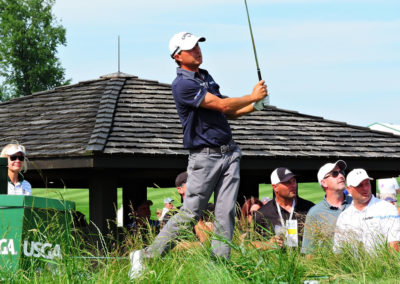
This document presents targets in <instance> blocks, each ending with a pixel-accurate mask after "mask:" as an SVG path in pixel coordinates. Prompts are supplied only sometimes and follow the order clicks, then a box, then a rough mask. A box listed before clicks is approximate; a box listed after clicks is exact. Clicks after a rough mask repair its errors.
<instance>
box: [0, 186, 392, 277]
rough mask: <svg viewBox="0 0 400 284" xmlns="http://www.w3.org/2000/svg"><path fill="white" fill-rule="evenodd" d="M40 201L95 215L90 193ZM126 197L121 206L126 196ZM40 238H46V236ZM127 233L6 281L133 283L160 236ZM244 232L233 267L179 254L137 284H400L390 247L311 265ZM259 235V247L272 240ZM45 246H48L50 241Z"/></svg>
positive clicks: (172, 192) (323, 254)
mask: <svg viewBox="0 0 400 284" xmlns="http://www.w3.org/2000/svg"><path fill="white" fill-rule="evenodd" d="M34 194H35V195H41V196H46V197H50V198H60V197H61V196H62V197H63V198H64V199H67V200H73V201H75V202H77V208H78V210H80V211H82V212H84V213H85V212H88V211H87V210H86V209H87V208H88V204H87V203H88V191H87V190H82V189H66V190H64V189H62V190H54V189H34ZM299 195H300V196H301V197H303V198H305V199H308V200H311V201H313V202H318V201H320V200H321V199H322V198H323V191H322V189H321V188H320V187H319V185H318V184H316V183H310V184H308V183H307V184H300V185H299ZM118 196H119V202H120V200H121V190H119V194H118ZM263 196H270V197H272V194H271V186H270V185H260V197H263ZM148 197H149V199H152V200H153V202H154V205H153V207H154V208H153V209H154V210H155V209H156V208H157V207H159V208H161V207H162V202H163V199H164V198H165V197H172V198H174V199H175V200H177V202H178V203H177V204H175V205H178V204H179V196H178V195H177V194H176V189H175V188H170V189H155V188H149V192H148ZM54 231H56V232H57V230H54ZM33 233H34V232H33ZM36 233H38V234H39V235H40V236H44V233H45V232H44V231H43V232H36ZM125 233H126V236H127V237H126V238H125V239H121V238H119V239H113V237H112V236H104V238H106V240H108V243H109V246H108V249H104V247H103V245H102V242H101V244H99V243H96V245H95V246H92V245H91V243H90V242H87V240H86V239H83V238H80V237H79V235H74V238H73V239H72V242H73V243H72V248H73V249H72V250H71V251H70V253H67V254H65V255H64V256H63V258H62V259H55V260H53V261H49V260H41V261H40V262H42V265H41V269H37V266H36V265H37V264H38V261H37V260H36V262H32V264H31V266H30V267H28V269H26V270H18V271H16V272H7V271H5V270H3V269H0V279H2V280H1V282H2V283H3V282H4V283H128V282H130V281H129V279H128V271H129V268H130V263H129V260H128V255H129V252H130V251H132V250H134V249H140V248H143V247H144V246H146V245H148V244H149V243H151V242H152V240H153V238H154V234H149V237H148V239H146V240H142V239H141V238H140V237H138V236H135V235H131V234H130V233H129V232H127V231H126V232H125ZM243 233H244V232H243V231H241V229H240V228H239V226H236V228H235V233H234V238H233V241H232V243H231V244H230V246H231V249H232V256H231V259H230V260H229V261H222V260H219V259H213V258H211V257H210V254H211V248H210V244H209V243H205V244H204V245H203V246H197V247H191V248H189V249H187V250H180V251H177V250H173V251H171V252H170V253H168V254H167V255H166V256H165V257H164V258H156V259H151V260H147V261H146V270H145V273H144V275H143V276H142V277H141V278H139V279H137V280H134V281H133V283H227V284H228V283H229V284H230V283H303V282H304V280H318V281H319V283H320V284H322V283H398V282H399V280H398V279H400V253H394V252H392V251H390V250H388V249H387V248H381V249H380V250H378V251H377V253H376V254H374V255H370V254H366V253H365V252H363V251H360V252H358V253H354V252H353V251H352V250H345V251H344V252H343V253H341V254H338V255H336V254H333V253H332V251H331V248H330V247H329V246H325V247H321V248H318V249H317V250H316V251H315V254H314V255H313V257H312V258H307V257H305V256H303V255H301V254H299V253H298V251H297V250H291V249H286V250H281V249H270V250H258V249H255V248H254V247H252V246H251V245H250V241H249V240H250V239H248V240H246V241H245V242H244V243H243V244H241V241H240V238H239V237H240V236H241V235H242V234H243ZM185 234H186V235H185V236H184V238H185V239H188V240H189V241H195V240H196V239H195V237H194V236H193V233H192V231H191V230H189V231H187V232H186V233H185ZM253 234H254V235H253V236H252V238H251V239H252V240H254V239H259V240H265V239H263V238H262V237H261V236H258V235H257V234H256V233H253ZM83 236H86V235H83ZM211 237H213V235H211ZM45 241H48V240H47V239H43V241H42V242H45ZM50 242H51V241H50ZM61 245H62V246H64V245H65V244H61ZM83 257H85V258H83Z"/></svg>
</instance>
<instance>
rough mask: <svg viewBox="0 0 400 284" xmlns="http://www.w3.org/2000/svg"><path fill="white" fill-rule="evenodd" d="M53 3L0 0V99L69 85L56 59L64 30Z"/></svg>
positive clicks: (41, 0) (62, 40)
mask: <svg viewBox="0 0 400 284" xmlns="http://www.w3.org/2000/svg"><path fill="white" fill-rule="evenodd" d="M53 5H54V0H0V82H1V81H3V82H2V86H1V87H0V100H4V99H7V98H10V97H19V96H23V95H29V94H31V93H34V92H38V91H43V90H48V89H51V88H54V87H56V86H59V85H65V84H69V80H65V78H64V76H65V70H64V68H62V67H61V64H60V62H59V59H58V58H57V57H56V54H57V46H58V45H66V38H65V34H66V31H65V28H64V27H63V26H62V25H60V24H58V23H57V21H56V18H55V17H54V16H53V15H52V13H51V9H52V7H53Z"/></svg>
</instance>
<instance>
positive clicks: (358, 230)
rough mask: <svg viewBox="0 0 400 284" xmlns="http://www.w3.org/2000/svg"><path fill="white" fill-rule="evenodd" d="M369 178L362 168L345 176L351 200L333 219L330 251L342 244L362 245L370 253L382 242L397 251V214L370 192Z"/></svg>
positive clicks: (399, 237) (399, 231)
mask: <svg viewBox="0 0 400 284" xmlns="http://www.w3.org/2000/svg"><path fill="white" fill-rule="evenodd" d="M370 180H372V178H370V177H369V176H368V174H367V172H366V171H365V170H364V169H354V170H352V171H351V172H350V173H349V174H348V175H347V180H346V182H347V186H348V190H349V192H350V193H351V195H352V196H353V203H352V205H351V206H350V207H349V208H348V209H347V210H345V211H343V212H342V213H341V214H340V215H339V218H338V220H337V223H336V230H335V237H334V246H333V250H334V252H339V251H340V250H341V249H342V248H343V247H344V246H345V245H349V246H350V247H352V248H353V249H356V248H359V245H362V246H363V247H364V249H365V250H366V251H368V252H373V251H374V250H376V249H377V248H378V247H379V246H382V245H385V244H384V243H388V244H389V246H390V247H392V248H393V249H395V250H396V251H399V242H400V219H399V213H398V211H397V209H396V208H395V207H394V206H393V205H392V204H390V203H388V202H385V201H383V200H381V199H378V198H375V197H374V196H373V195H372V192H371V182H370ZM383 242H384V243H383Z"/></svg>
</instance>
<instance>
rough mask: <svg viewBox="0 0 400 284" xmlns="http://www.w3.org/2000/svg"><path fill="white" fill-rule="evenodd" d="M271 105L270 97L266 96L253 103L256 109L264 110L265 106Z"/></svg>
mask: <svg viewBox="0 0 400 284" xmlns="http://www.w3.org/2000/svg"><path fill="white" fill-rule="evenodd" d="M268 105H269V97H268V96H266V97H265V98H264V99H262V100H259V101H256V102H255V103H253V107H254V109H255V110H263V109H264V107H265V106H268Z"/></svg>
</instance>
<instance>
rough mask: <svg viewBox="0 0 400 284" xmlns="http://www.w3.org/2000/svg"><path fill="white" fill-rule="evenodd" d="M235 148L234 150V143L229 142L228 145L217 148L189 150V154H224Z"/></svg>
mask: <svg viewBox="0 0 400 284" xmlns="http://www.w3.org/2000/svg"><path fill="white" fill-rule="evenodd" d="M235 148H236V144H235V142H234V141H231V142H229V143H228V144H226V145H222V146H219V147H203V148H197V149H191V150H190V154H194V153H207V154H213V153H214V154H215V153H216V154H226V153H229V152H231V151H233V149H235Z"/></svg>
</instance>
